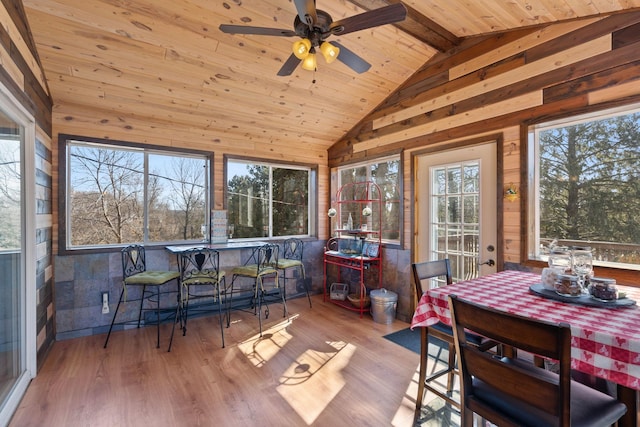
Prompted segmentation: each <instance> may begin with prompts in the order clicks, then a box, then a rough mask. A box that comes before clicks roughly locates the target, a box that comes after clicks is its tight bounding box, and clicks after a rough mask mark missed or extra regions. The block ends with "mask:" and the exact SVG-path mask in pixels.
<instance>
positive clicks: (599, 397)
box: [449, 295, 627, 427]
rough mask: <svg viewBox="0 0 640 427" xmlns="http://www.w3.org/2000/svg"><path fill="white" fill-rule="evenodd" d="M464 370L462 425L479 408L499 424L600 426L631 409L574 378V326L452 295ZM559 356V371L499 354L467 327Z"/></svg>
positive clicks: (505, 342)
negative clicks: (474, 339)
mask: <svg viewBox="0 0 640 427" xmlns="http://www.w3.org/2000/svg"><path fill="white" fill-rule="evenodd" d="M449 309H450V311H451V318H452V322H453V326H454V338H455V346H456V350H457V354H458V363H459V365H460V373H461V385H460V390H461V399H462V405H461V406H462V407H461V421H462V422H461V426H463V427H471V426H473V421H474V420H473V418H474V414H477V415H478V416H480V417H482V418H483V419H485V420H486V421H489V422H490V423H492V424H495V425H499V426H531V427H545V426H555V427H570V426H571V427H587V426H590V427H595V426H598V427H600V426H609V425H612V424H615V423H616V422H617V421H618V420H619V419H620V418H621V417H622V416H623V415H624V414H625V412H626V411H627V408H626V406H625V405H624V404H623V403H621V402H618V401H617V400H616V399H615V398H613V397H611V396H609V395H607V394H604V393H601V392H599V391H597V390H594V389H592V388H590V387H587V386H585V385H583V384H580V383H578V382H576V381H572V380H571V329H570V327H569V325H568V324H566V323H550V322H543V321H538V320H534V319H531V318H527V317H522V316H517V315H514V314H509V313H507V312H503V311H498V310H494V309H491V308H487V307H482V306H480V305H477V304H475V303H472V302H468V301H465V300H463V299H460V298H457V297H456V296H455V295H450V296H449ZM468 331H471V332H473V333H476V334H479V335H482V336H485V337H487V338H488V339H491V340H493V341H495V342H499V343H501V344H502V345H504V346H505V347H510V348H514V349H515V350H516V353H517V352H518V351H520V350H521V351H523V352H528V353H531V354H535V355H538V356H540V357H542V358H546V359H551V360H555V361H557V362H558V366H559V373H557V374H556V373H554V372H551V371H548V370H545V369H544V368H541V367H539V366H537V365H536V364H534V363H531V362H530V361H526V360H524V359H521V358H517V357H506V356H502V357H497V356H496V355H495V354H491V353H487V352H484V351H482V350H481V349H479V348H478V347H477V346H475V345H470V343H469V342H467V336H468V334H467V332H468Z"/></svg>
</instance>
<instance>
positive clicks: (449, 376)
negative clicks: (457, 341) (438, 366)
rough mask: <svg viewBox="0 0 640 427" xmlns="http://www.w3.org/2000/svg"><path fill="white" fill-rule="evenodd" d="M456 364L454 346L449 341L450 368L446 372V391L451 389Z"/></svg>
mask: <svg viewBox="0 0 640 427" xmlns="http://www.w3.org/2000/svg"><path fill="white" fill-rule="evenodd" d="M455 366H456V348H455V346H454V345H453V344H451V343H449V367H450V368H451V370H450V371H449V373H448V374H447V393H449V394H450V393H451V392H452V391H453V377H454V375H455Z"/></svg>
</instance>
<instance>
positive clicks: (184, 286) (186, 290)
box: [168, 248, 226, 351]
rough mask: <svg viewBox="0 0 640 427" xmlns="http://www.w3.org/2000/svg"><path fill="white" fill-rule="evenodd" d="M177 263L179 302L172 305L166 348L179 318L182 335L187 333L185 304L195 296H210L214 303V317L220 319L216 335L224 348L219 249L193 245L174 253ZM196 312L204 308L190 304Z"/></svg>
mask: <svg viewBox="0 0 640 427" xmlns="http://www.w3.org/2000/svg"><path fill="white" fill-rule="evenodd" d="M178 261H179V267H180V282H181V287H180V303H179V304H178V308H177V309H176V319H175V321H174V322H173V329H172V330H171V339H170V340H169V350H168V351H171V344H172V343H173V333H174V331H175V327H176V323H178V322H180V329H182V335H183V336H184V335H186V334H187V320H188V318H189V304H190V303H191V302H192V301H194V300H195V301H197V300H201V301H202V300H205V301H206V300H212V301H211V302H212V304H213V305H214V308H215V306H217V311H218V318H219V319H218V320H219V323H220V336H221V339H222V348H224V328H223V326H222V304H223V297H222V295H223V294H226V293H225V292H224V291H223V292H222V293H221V291H220V288H222V289H223V290H224V289H225V272H224V270H220V252H218V251H217V250H215V249H210V248H194V249H189V250H186V251H184V252H182V253H181V254H180V255H179V256H178ZM193 309H194V310H197V311H198V312H201V311H205V310H206V309H205V308H203V307H202V306H194V307H193Z"/></svg>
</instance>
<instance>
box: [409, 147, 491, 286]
mask: <svg viewBox="0 0 640 427" xmlns="http://www.w3.org/2000/svg"><path fill="white" fill-rule="evenodd" d="M416 165H417V168H416V177H415V178H416V185H415V191H416V193H415V194H416V196H415V197H416V212H415V215H416V216H415V224H416V233H417V234H416V239H415V243H416V256H417V257H416V261H417V262H421V261H428V260H436V259H442V258H449V260H450V262H451V270H452V273H453V280H454V282H456V281H460V280H466V279H471V278H475V277H478V276H483V275H486V274H489V273H493V272H495V271H496V265H495V261H496V247H497V243H498V242H497V241H496V239H497V237H496V229H497V215H496V205H497V198H496V197H497V194H496V179H497V163H496V143H495V142H491V143H487V144H482V145H476V146H469V147H463V148H459V149H455V150H448V151H442V152H437V153H429V154H425V155H421V156H418V157H417V158H416Z"/></svg>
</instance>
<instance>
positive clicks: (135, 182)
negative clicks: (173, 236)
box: [67, 145, 144, 246]
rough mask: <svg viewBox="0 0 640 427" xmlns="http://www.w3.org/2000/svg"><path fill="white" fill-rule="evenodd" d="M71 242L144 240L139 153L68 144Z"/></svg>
mask: <svg viewBox="0 0 640 427" xmlns="http://www.w3.org/2000/svg"><path fill="white" fill-rule="evenodd" d="M68 166H69V169H68V173H69V194H68V197H69V199H68V200H69V203H70V208H69V207H68V208H67V209H68V214H69V216H70V218H69V224H70V230H69V233H70V243H71V245H73V246H81V245H104V244H112V243H130V242H141V241H143V238H144V236H143V206H144V172H143V170H144V169H143V166H144V155H143V154H142V153H140V152H134V151H124V150H114V149H109V148H95V147H88V146H78V145H69V160H68Z"/></svg>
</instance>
